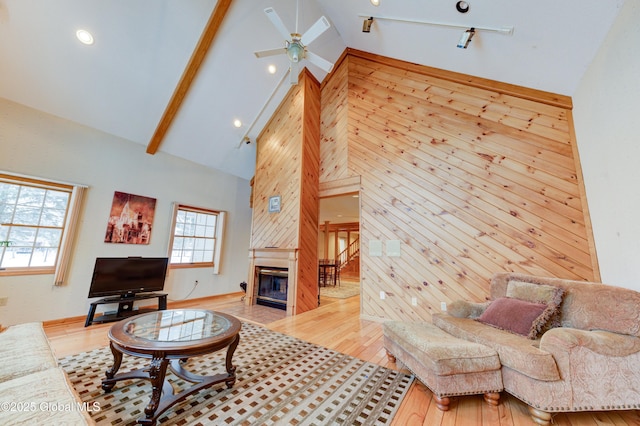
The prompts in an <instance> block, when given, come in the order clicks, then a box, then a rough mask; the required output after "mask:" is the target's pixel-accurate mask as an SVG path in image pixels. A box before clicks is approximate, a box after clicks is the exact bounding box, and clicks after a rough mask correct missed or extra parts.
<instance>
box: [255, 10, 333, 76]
mask: <svg viewBox="0 0 640 426" xmlns="http://www.w3.org/2000/svg"><path fill="white" fill-rule="evenodd" d="M299 3H300V2H299V0H298V2H297V3H296V30H295V32H293V33H292V32H289V30H287V27H285V25H284V23H283V22H282V19H280V16H278V14H277V13H276V11H275V9H274V8H273V7H268V8H266V9H265V10H264V13H265V14H266V15H267V17H268V18H269V20H270V21H271V23H272V24H273V25H274V26H275V27H276V29H277V30H278V32H279V33H280V34H281V35H282V37H284V39H285V46H284V47H281V48H276V49H269V50H261V51H258V52H255V55H256V57H258V58H264V57H267V56H274V55H280V54H282V53H285V54H286V55H287V56H288V57H289V62H290V63H291V64H290V66H289V81H290V82H291V84H298V74H299V72H300V70H299V64H300V61H301V60H303V59H307V60H308V61H309V62H311V63H312V64H314V65H316V66H318V67H319V68H321V69H323V70H324V71H326V72H328V73H329V72H331V70H332V69H333V64H332V63H331V62H329V61H327V60H326V59H324V58H322V57H320V56H318V55H316V54H315V53H313V52H310V51H309V50H307V46H308V45H309V44H310V43H311V42H313V41H314V40H315V39H316V38H318V37H319V36H320V35H321V34H322V33H324V32H325V31H326V30H327V29H329V27H330V26H331V24H329V21H328V20H327V18H325V17H324V16H323V17H321V18H320V19H318V20H317V21H316V23H315V24H313V25H312V26H311V27H310V28H309V29H308V30H307V31H306V32H305V33H304V34H302V35H300V33H298V7H299Z"/></svg>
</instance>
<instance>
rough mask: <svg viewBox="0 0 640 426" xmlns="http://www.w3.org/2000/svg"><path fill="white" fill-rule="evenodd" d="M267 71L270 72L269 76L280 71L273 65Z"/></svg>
mask: <svg viewBox="0 0 640 426" xmlns="http://www.w3.org/2000/svg"><path fill="white" fill-rule="evenodd" d="M267 71H268V72H269V74H275V73H276V71H278V69H277V68H276V66H275V65H273V64H271V65H269V66H268V67H267Z"/></svg>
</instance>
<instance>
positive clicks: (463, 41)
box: [458, 28, 476, 49]
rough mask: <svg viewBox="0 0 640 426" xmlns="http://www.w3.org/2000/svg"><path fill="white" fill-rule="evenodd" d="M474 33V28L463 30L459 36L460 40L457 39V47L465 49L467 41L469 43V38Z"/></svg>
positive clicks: (467, 44)
mask: <svg viewBox="0 0 640 426" xmlns="http://www.w3.org/2000/svg"><path fill="white" fill-rule="evenodd" d="M475 33H476V30H475V28H469V29H468V30H466V31H465V32H463V33H462V36H461V37H460V41H458V47H459V48H460V49H466V48H467V47H468V46H469V43H471V39H472V38H473V36H474V34H475Z"/></svg>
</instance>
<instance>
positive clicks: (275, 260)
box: [245, 248, 298, 316]
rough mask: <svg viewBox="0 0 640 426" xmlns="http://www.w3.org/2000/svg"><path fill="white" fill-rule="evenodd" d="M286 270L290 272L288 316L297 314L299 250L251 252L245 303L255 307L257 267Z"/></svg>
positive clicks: (272, 249)
mask: <svg viewBox="0 0 640 426" xmlns="http://www.w3.org/2000/svg"><path fill="white" fill-rule="evenodd" d="M264 266H267V267H271V268H286V269H287V271H288V275H289V278H288V289H287V316H293V315H295V312H296V309H295V307H296V299H297V294H298V292H297V288H298V285H297V283H298V280H297V276H296V272H297V270H298V249H297V248H296V249H280V248H257V249H250V250H249V273H248V274H247V276H248V277H249V281H248V282H247V297H246V298H245V303H246V304H247V305H254V304H255V303H256V296H257V294H258V289H257V286H256V267H264Z"/></svg>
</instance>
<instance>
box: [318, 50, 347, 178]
mask: <svg viewBox="0 0 640 426" xmlns="http://www.w3.org/2000/svg"><path fill="white" fill-rule="evenodd" d="M348 60H349V59H348V57H345V58H344V59H342V61H341V62H340V63H339V64H337V65H338V67H337V68H336V69H335V71H334V72H333V74H332V75H331V79H330V80H329V81H328V82H327V84H324V85H323V87H322V101H321V103H322V112H321V120H320V182H331V181H337V180H340V179H345V178H348V177H349V171H348V169H347V158H348V155H347V150H348V141H349V135H348V121H347V111H348V110H347V103H348V97H347V95H348V86H347V82H348V81H347V77H348V67H347V66H346V63H347V62H348Z"/></svg>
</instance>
